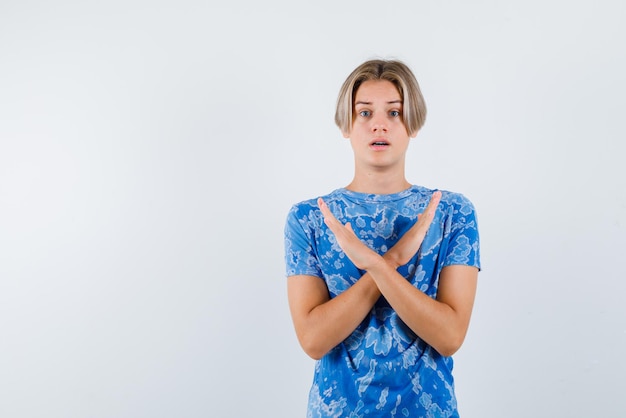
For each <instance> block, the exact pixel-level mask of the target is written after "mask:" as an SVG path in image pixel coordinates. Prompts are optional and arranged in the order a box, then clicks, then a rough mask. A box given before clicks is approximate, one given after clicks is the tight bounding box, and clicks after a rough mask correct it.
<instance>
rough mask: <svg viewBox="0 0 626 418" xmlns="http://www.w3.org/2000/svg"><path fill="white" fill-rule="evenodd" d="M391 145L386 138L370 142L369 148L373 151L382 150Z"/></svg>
mask: <svg viewBox="0 0 626 418" xmlns="http://www.w3.org/2000/svg"><path fill="white" fill-rule="evenodd" d="M390 145H391V144H390V143H389V141H388V140H387V139H386V138H374V139H373V140H372V141H371V142H370V148H371V149H373V150H383V149H386V148H387V147H389V146H390Z"/></svg>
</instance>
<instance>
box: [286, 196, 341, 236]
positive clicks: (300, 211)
mask: <svg viewBox="0 0 626 418" xmlns="http://www.w3.org/2000/svg"><path fill="white" fill-rule="evenodd" d="M320 197H321V198H322V199H324V201H325V202H326V203H330V202H334V201H337V200H338V199H341V193H340V190H339V189H338V190H334V191H332V192H330V193H328V194H326V195H322V196H317V197H313V198H310V199H306V200H302V201H300V202H297V203H294V204H293V205H292V206H291V208H290V209H289V212H288V214H287V221H288V222H292V223H293V222H299V223H300V224H302V225H305V224H307V225H308V226H310V227H315V226H319V225H321V223H322V222H323V218H322V212H321V211H320V209H319V206H318V204H317V200H318V199H319V198H320Z"/></svg>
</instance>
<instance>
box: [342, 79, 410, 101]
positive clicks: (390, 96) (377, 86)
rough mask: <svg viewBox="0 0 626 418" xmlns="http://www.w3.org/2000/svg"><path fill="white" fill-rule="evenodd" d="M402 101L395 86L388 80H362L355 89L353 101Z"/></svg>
mask: <svg viewBox="0 0 626 418" xmlns="http://www.w3.org/2000/svg"><path fill="white" fill-rule="evenodd" d="M398 101H402V98H401V97H400V92H399V91H398V89H397V88H396V86H395V85H394V84H393V83H392V82H391V81H388V80H367V81H364V82H363V83H362V84H361V85H360V86H359V88H358V89H357V91H356V95H355V96H354V103H355V105H356V104H359V103H375V102H383V103H387V102H398Z"/></svg>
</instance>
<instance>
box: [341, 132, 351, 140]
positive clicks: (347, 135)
mask: <svg viewBox="0 0 626 418" xmlns="http://www.w3.org/2000/svg"><path fill="white" fill-rule="evenodd" d="M341 135H342V136H343V137H344V138H346V139H350V132H346V131H341Z"/></svg>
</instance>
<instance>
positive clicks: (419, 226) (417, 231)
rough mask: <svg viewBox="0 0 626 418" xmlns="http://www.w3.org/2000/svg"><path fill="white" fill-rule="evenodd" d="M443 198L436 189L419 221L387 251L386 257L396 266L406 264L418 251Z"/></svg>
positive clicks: (418, 216)
mask: <svg viewBox="0 0 626 418" xmlns="http://www.w3.org/2000/svg"><path fill="white" fill-rule="evenodd" d="M440 200H441V192H440V191H436V192H434V193H433V195H432V197H431V198H430V202H428V206H426V209H424V212H422V213H421V214H419V215H417V222H415V225H413V226H412V227H411V229H409V230H408V231H406V232H405V234H404V235H403V236H402V238H400V240H399V241H398V242H396V244H395V245H394V246H393V247H391V248H390V249H389V251H387V254H385V259H386V260H387V261H389V262H391V263H393V264H394V267H395V268H398V267H400V266H403V265H405V264H406V263H408V262H409V261H411V258H413V256H414V255H415V253H417V251H418V250H419V248H420V246H421V245H422V241H424V237H425V236H426V233H427V232H428V228H430V224H431V223H432V221H433V219H434V218H435V212H436V210H437V205H439V201H440Z"/></svg>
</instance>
